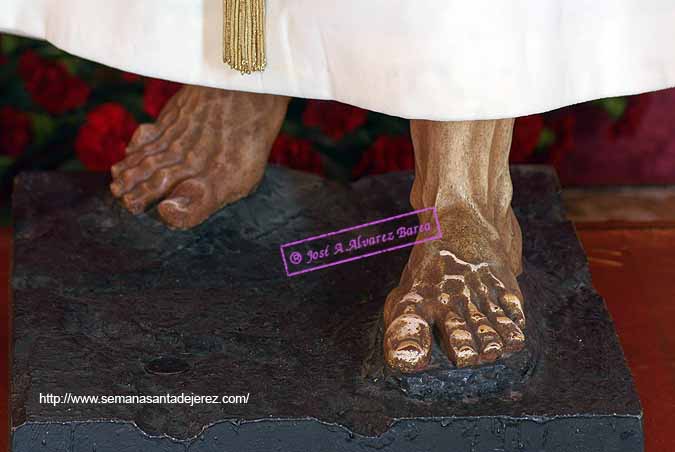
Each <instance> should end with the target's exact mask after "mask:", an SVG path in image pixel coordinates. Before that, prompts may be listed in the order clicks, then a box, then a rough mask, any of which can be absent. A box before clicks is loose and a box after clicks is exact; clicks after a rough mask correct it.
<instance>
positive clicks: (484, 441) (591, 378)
mask: <svg viewBox="0 0 675 452" xmlns="http://www.w3.org/2000/svg"><path fill="white" fill-rule="evenodd" d="M512 174H513V182H514V190H515V199H514V208H515V210H516V213H517V215H518V217H519V219H520V221H521V225H522V228H523V234H524V256H525V261H524V268H525V271H524V274H523V275H521V276H520V278H519V281H520V283H521V287H522V289H523V292H524V294H525V297H526V300H527V301H526V303H527V309H528V319H529V322H530V323H529V326H528V331H527V334H528V341H529V343H528V349H527V352H525V353H521V354H517V355H514V356H513V357H510V358H509V359H507V360H504V361H503V362H501V363H499V364H497V365H493V366H485V367H482V368H479V369H469V370H461V371H458V370H455V369H451V368H449V367H448V366H447V365H443V363H442V360H440V359H439V355H438V354H436V355H435V356H434V362H433V363H434V365H433V369H432V370H431V371H430V372H428V373H427V374H425V375H423V376H414V377H402V376H400V375H395V374H392V373H391V372H388V371H387V370H385V369H383V367H382V362H381V357H380V349H381V348H380V347H381V346H380V343H379V337H380V335H381V324H380V322H381V320H380V316H381V308H382V304H383V302H384V298H385V296H386V294H387V293H388V291H389V290H390V289H391V288H392V287H393V286H394V285H395V284H396V283H397V281H398V277H399V275H400V271H401V269H402V267H403V266H404V264H405V262H406V259H407V256H408V253H409V248H408V249H403V250H398V251H395V252H391V253H386V254H380V255H378V256H375V257H371V258H367V259H363V260H360V261H355V262H350V263H346V264H343V265H338V266H335V267H331V268H328V269H324V270H319V271H316V272H312V273H307V274H304V275H301V276H297V277H293V278H288V277H287V276H286V274H285V270H284V268H283V265H282V262H281V257H280V253H279V245H281V244H283V243H286V242H290V241H294V240H299V239H303V238H306V237H309V236H312V235H316V234H319V233H324V232H330V231H333V230H338V229H342V228H345V227H349V226H354V225H357V224H362V223H366V222H369V221H373V220H377V219H380V218H384V217H388V216H391V215H395V214H397V213H405V212H409V211H410V210H412V209H411V208H410V206H409V204H408V196H409V189H410V186H411V182H412V176H411V175H409V174H391V175H385V176H378V177H374V178H369V179H365V180H362V181H359V182H357V183H355V184H353V185H351V186H341V185H337V184H334V183H330V182H326V181H324V180H322V179H319V178H315V177H313V176H309V175H305V174H300V173H296V172H292V171H288V170H284V169H279V168H270V169H269V170H268V172H267V175H266V177H265V181H264V183H263V184H262V186H261V187H260V189H259V190H258V191H257V192H256V193H255V194H254V195H253V196H252V197H250V198H248V199H246V200H244V201H241V202H239V203H237V204H235V205H232V206H229V207H228V208H226V209H223V210H222V211H221V212H220V213H218V214H217V215H216V216H214V217H213V218H212V219H210V220H209V221H208V222H207V223H205V224H204V225H202V226H200V227H198V228H197V229H195V230H192V231H187V232H175V231H169V230H168V229H166V228H165V227H164V226H163V225H162V224H161V223H160V222H159V221H157V219H156V217H155V216H154V213H153V212H150V213H149V214H147V215H141V216H139V217H134V216H132V215H130V214H128V213H127V212H126V211H124V210H123V209H122V208H121V207H119V206H118V205H117V204H116V202H115V201H114V200H113V199H112V198H111V196H110V195H109V194H108V193H107V183H106V180H105V177H103V176H99V175H91V174H59V173H34V174H27V175H22V176H20V177H19V179H18V180H17V183H16V190H15V195H14V196H15V198H14V218H15V224H16V226H15V243H14V263H13V265H14V268H13V277H12V288H13V303H14V305H13V315H14V319H13V339H14V345H13V346H14V349H13V369H12V389H11V410H12V424H13V425H12V427H13V434H12V445H13V451H14V452H29V451H30V452H35V451H44V452H48V451H68V452H85V451H86V452H92V451H96V452H108V451H110V452H116V451H125V452H127V451H139V452H140V451H143V452H152V451H190V452H216V451H237V452H247V451H321V452H330V451H351V450H354V451H356V450H371V449H374V450H386V451H472V452H473V451H475V452H482V451H485V452H487V451H532V452H534V451H555V452H563V451H564V452H577V451H578V452H581V451H594V452H595V451H608V452H609V451H612V452H623V451H626V452H628V451H631V452H637V451H640V450H642V426H641V422H642V412H641V408H640V403H639V400H638V397H637V395H636V393H635V390H634V388H633V383H632V379H631V375H630V372H629V370H628V368H627V367H626V364H625V362H624V358H623V354H622V352H621V349H620V347H619V344H618V340H617V337H616V335H615V332H614V328H613V325H612V322H611V319H610V318H609V315H608V313H607V311H606V309H605V306H604V302H603V301H602V299H601V298H600V297H599V296H598V295H597V294H596V293H595V291H594V290H593V288H592V286H591V283H590V276H589V273H588V269H587V265H586V259H585V255H584V253H583V250H582V249H581V247H580V245H579V243H578V241H577V238H576V236H575V233H574V229H573V227H572V225H571V224H570V223H569V222H567V221H566V220H565V219H564V216H563V212H562V207H561V203H560V199H559V194H558V185H557V180H556V178H555V176H554V174H553V173H552V172H551V171H550V170H547V169H545V168H536V167H515V168H513V170H512ZM173 372H175V373H173ZM422 380H424V381H422ZM512 380H513V381H512ZM420 388H426V389H429V391H427V392H425V391H423V390H421V389H420ZM41 393H42V394H48V393H49V394H56V395H65V394H66V393H72V394H75V395H134V394H136V395H162V394H166V393H172V394H180V393H194V394H198V395H210V394H247V393H250V400H249V403H248V404H246V405H199V406H194V407H190V406H185V405H113V404H87V405H57V406H52V405H49V404H44V403H42V404H41V403H40V400H39V395H40V394H41Z"/></svg>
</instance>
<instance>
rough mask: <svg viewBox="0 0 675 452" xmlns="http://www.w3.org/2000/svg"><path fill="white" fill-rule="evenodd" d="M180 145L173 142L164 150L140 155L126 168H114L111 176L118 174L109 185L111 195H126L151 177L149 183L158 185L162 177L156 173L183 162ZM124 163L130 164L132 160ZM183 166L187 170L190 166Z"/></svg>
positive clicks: (133, 195) (134, 195)
mask: <svg viewBox="0 0 675 452" xmlns="http://www.w3.org/2000/svg"><path fill="white" fill-rule="evenodd" d="M181 146H182V145H181V144H179V143H174V144H173V145H171V146H170V147H169V148H168V149H167V151H166V152H160V153H158V154H151V155H148V156H145V157H144V156H141V158H140V162H138V163H136V164H135V165H134V166H132V167H130V168H128V169H125V170H121V171H120V170H119V169H118V168H115V169H114V170H113V177H115V176H114V173H118V175H117V176H116V177H115V180H114V181H113V183H112V184H111V185H110V190H111V191H112V193H113V195H115V196H116V197H121V196H126V194H132V192H134V191H137V190H136V189H137V188H139V187H140V186H141V185H143V184H144V183H145V182H147V181H150V180H151V179H153V178H156V181H155V183H153V184H151V186H156V185H158V184H159V183H160V182H161V181H162V180H163V179H164V178H163V177H162V176H163V174H159V175H158V173H160V172H162V173H164V172H163V170H164V169H166V168H169V167H174V166H176V165H177V164H179V163H182V162H183V151H182V147H181ZM130 159H131V157H129V160H130ZM126 163H127V164H130V163H132V162H126ZM184 166H186V170H188V172H189V169H190V168H189V167H188V165H184ZM141 191H147V190H141ZM136 195H137V194H132V195H131V196H132V197H133V198H135V197H137V196H136Z"/></svg>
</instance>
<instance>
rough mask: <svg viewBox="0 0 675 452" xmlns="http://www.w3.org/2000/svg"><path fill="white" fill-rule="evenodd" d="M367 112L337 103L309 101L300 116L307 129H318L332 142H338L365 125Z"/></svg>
mask: <svg viewBox="0 0 675 452" xmlns="http://www.w3.org/2000/svg"><path fill="white" fill-rule="evenodd" d="M367 118H368V112H367V111H366V110H363V109H361V108H356V107H352V106H350V105H345V104H341V103H339V102H332V101H323V100H310V101H308V102H307V107H306V108H305V111H304V112H303V114H302V122H303V123H304V124H305V125H306V126H308V127H318V128H319V129H320V130H321V131H322V132H323V133H325V134H326V135H327V136H328V137H330V138H332V139H333V140H336V141H337V140H340V139H341V138H342V137H344V136H345V135H346V134H348V133H350V132H353V131H354V130H356V129H357V128H359V127H361V126H362V125H363V124H365V123H366V119H367Z"/></svg>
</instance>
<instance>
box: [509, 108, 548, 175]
mask: <svg viewBox="0 0 675 452" xmlns="http://www.w3.org/2000/svg"><path fill="white" fill-rule="evenodd" d="M542 130H544V119H543V118H542V116H541V115H532V116H523V117H522V118H518V119H516V125H515V127H514V129H513V142H512V143H511V155H510V158H509V160H510V161H511V162H512V163H524V162H527V161H528V159H529V157H530V156H532V154H534V150H535V149H536V147H537V144H538V143H539V138H540V137H541V132H542Z"/></svg>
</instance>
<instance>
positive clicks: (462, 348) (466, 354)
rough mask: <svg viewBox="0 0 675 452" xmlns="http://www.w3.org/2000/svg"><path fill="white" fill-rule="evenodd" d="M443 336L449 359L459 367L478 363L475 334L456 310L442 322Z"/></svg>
mask: <svg viewBox="0 0 675 452" xmlns="http://www.w3.org/2000/svg"><path fill="white" fill-rule="evenodd" d="M440 331H441V336H442V338H443V345H444V347H445V350H446V353H447V355H448V359H449V360H450V361H452V362H453V363H455V365H456V366H457V367H468V366H475V365H476V364H478V358H479V356H478V352H477V351H476V344H475V342H474V340H473V336H472V335H471V332H470V331H469V328H468V326H467V324H466V321H465V320H464V318H462V316H460V315H459V314H458V313H456V312H455V311H450V312H449V313H448V314H447V316H446V318H445V320H444V321H443V322H442V324H441V327H440Z"/></svg>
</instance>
